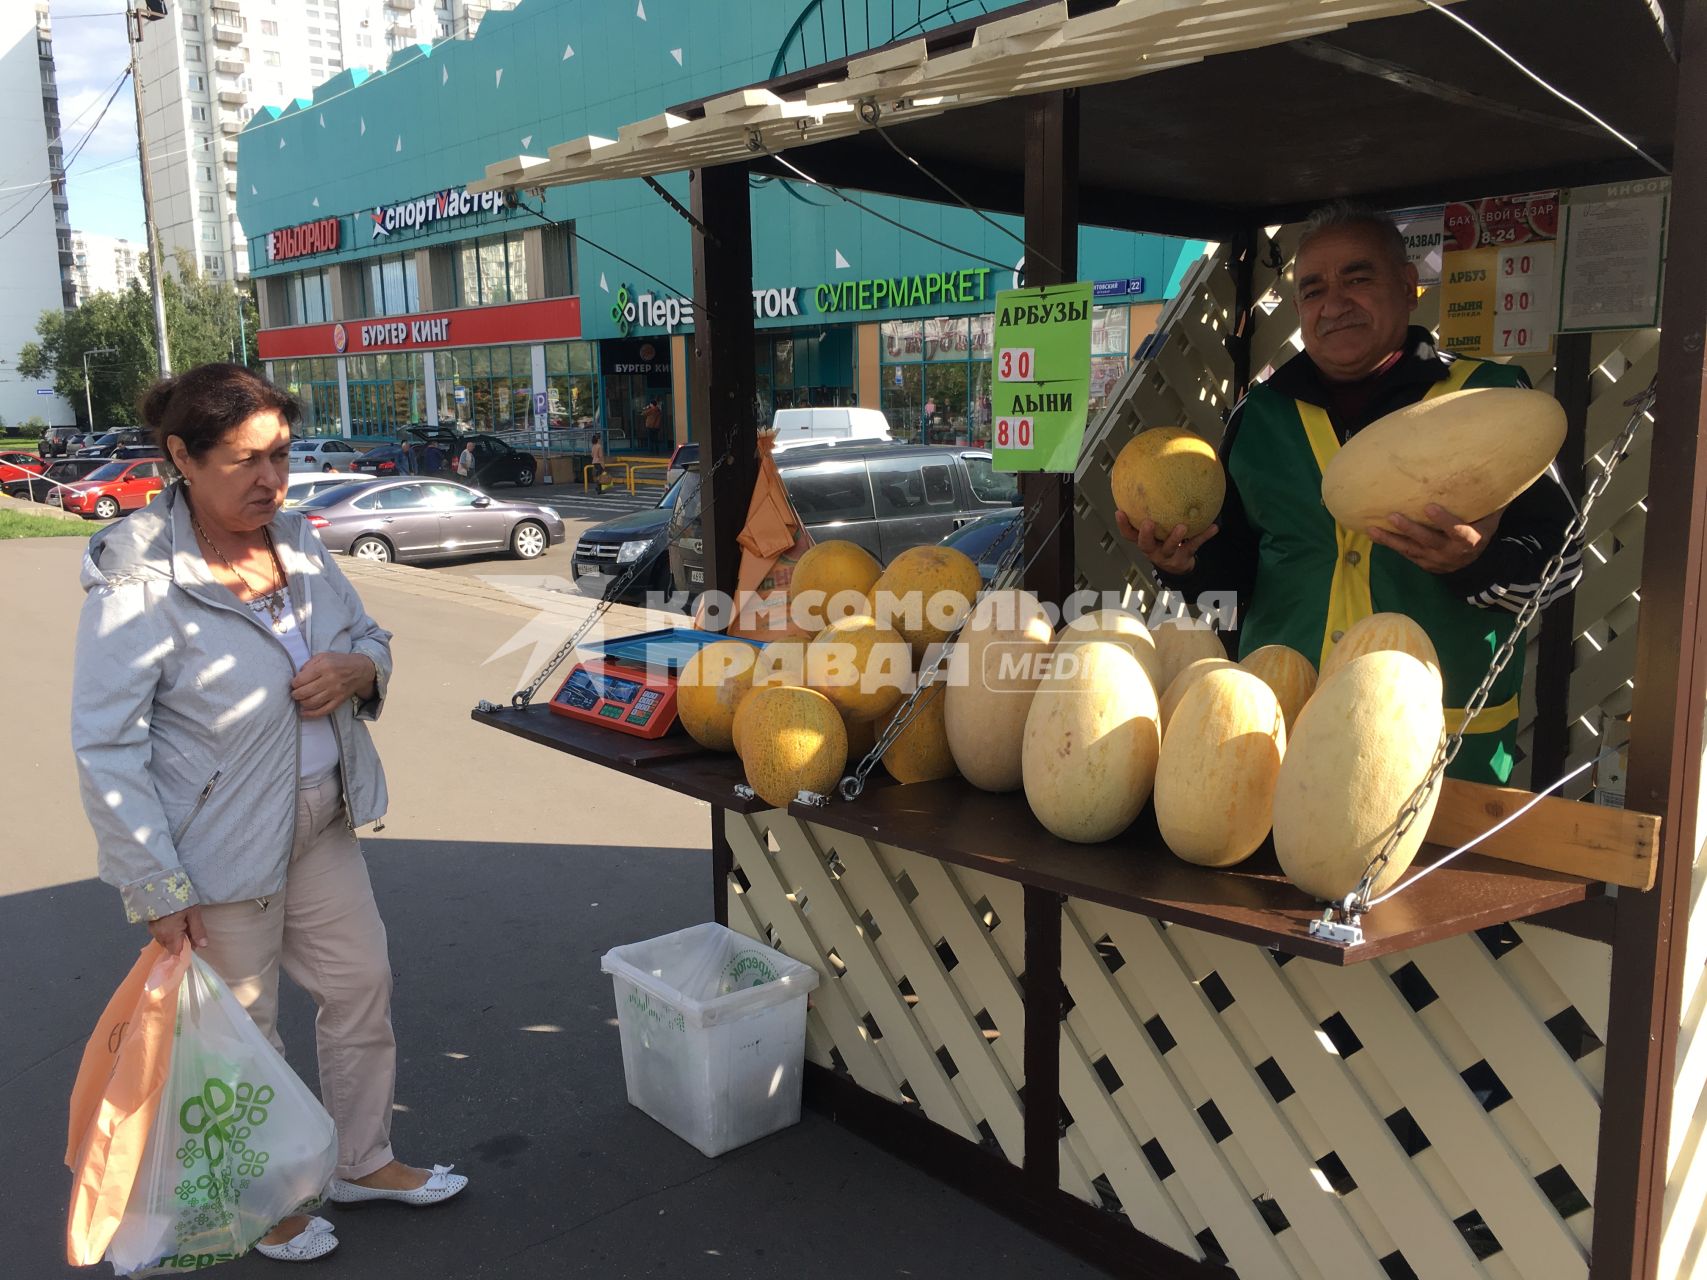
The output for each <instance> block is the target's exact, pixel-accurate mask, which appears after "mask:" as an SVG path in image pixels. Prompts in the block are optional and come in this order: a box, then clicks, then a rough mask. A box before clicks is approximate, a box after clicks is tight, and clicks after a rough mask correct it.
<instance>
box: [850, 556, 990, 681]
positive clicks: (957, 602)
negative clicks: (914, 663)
mask: <svg viewBox="0 0 1707 1280" xmlns="http://www.w3.org/2000/svg"><path fill="white" fill-rule="evenodd" d="M982 586H983V579H982V578H980V577H979V576H978V566H977V564H976V563H974V561H973V560H972V558H971V557H970V556H968V555H967V554H966V553H965V552H964V551H956V550H955V549H954V548H953V547H939V546H936V545H934V544H927V545H925V546H922V547H909V548H908V549H907V550H905V551H903V552H902V553H901V554H900V555H898V556H896V557H895V558H894V559H893V560H891V561H890V562H889V567H888V568H886V569H885V570H884V571H883V574H882V576H881V577H879V578H878V579H877V581H876V583H875V584H873V586H872V588H871V604H872V609H873V611H874V613H875V615H876V617H877V620H878V621H879V622H881V623H883V624H884V625H886V626H889V627H893V628H894V629H895V630H896V631H899V632H900V633H901V635H902V636H903V637H904V638H905V639H906V641H907V643H908V644H910V645H912V646H913V656H914V657H916V658H922V657H924V655H925V650H926V649H928V648H930V646H931V645H933V644H936V643H937V642H938V641H941V640H946V639H948V637H949V634H950V633H951V632H952V631H953V630H954V629H955V627H957V626H959V625H960V623H961V620H962V619H964V618H965V617H966V615H967V614H969V613H970V612H971V611H972V605H973V603H974V602H975V601H976V600H977V599H978V590H979V588H980V587H982Z"/></svg>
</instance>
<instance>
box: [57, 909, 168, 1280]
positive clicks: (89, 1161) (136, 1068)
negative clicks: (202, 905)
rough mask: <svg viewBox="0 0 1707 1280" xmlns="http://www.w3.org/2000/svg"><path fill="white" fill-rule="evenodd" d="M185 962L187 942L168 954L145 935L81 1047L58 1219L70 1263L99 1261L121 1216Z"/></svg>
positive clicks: (164, 1062)
mask: <svg viewBox="0 0 1707 1280" xmlns="http://www.w3.org/2000/svg"><path fill="white" fill-rule="evenodd" d="M189 964H190V948H189V946H188V945H185V946H184V947H183V948H181V949H180V951H179V953H178V954H177V955H176V956H174V955H171V954H170V953H168V952H167V951H166V949H165V948H164V947H162V946H160V945H159V944H158V943H156V942H152V941H151V942H149V943H148V945H147V946H145V947H143V949H142V954H141V955H140V956H139V957H138V958H137V961H136V964H135V965H134V966H132V968H131V971H130V974H129V975H128V976H127V977H126V978H125V980H124V981H123V982H122V983H120V984H119V989H118V990H117V991H115V992H114V993H113V998H112V999H111V1000H110V1001H108V1002H107V1009H106V1012H105V1013H103V1014H102V1015H101V1020H100V1021H99V1022H98V1023H96V1024H95V1032H94V1034H93V1035H91V1036H90V1037H89V1043H88V1044H87V1045H86V1046H85V1047H84V1049H83V1064H82V1066H80V1067H79V1068H78V1070H77V1083H76V1084H75V1085H73V1086H72V1089H71V1120H70V1125H69V1131H68V1133H67V1135H66V1141H65V1163H66V1165H67V1167H69V1168H70V1170H71V1172H72V1174H73V1175H75V1177H74V1181H73V1182H72V1186H71V1213H70V1216H69V1218H68V1220H67V1222H66V1227H65V1257H66V1260H67V1261H68V1262H70V1263H71V1264H72V1265H73V1266H78V1267H87V1266H90V1265H92V1264H93V1263H96V1262H99V1261H100V1260H101V1256H102V1255H103V1254H104V1253H105V1252H106V1251H107V1245H108V1243H109V1242H110V1241H111V1240H112V1237H113V1233H114V1232H115V1231H116V1230H117V1229H118V1225H119V1221H120V1219H121V1218H122V1217H123V1216H124V1210H125V1205H126V1203H127V1202H128V1201H129V1200H130V1192H131V1187H132V1186H133V1185H134V1184H135V1182H136V1179H137V1174H138V1172H139V1171H140V1170H141V1167H142V1154H143V1150H144V1148H145V1147H146V1146H147V1144H148V1134H149V1130H150V1129H151V1128H152V1127H153V1125H154V1115H155V1112H156V1111H157V1110H158V1109H159V1103H160V1094H161V1092H162V1090H163V1089H164V1088H165V1086H166V1076H167V1072H168V1070H169V1068H170V1066H171V1062H172V1037H173V1031H174V1029H175V1028H176V1027H177V1022H178V988H179V987H180V986H181V985H182V983H183V979H184V973H185V971H186V970H187V969H188V968H189Z"/></svg>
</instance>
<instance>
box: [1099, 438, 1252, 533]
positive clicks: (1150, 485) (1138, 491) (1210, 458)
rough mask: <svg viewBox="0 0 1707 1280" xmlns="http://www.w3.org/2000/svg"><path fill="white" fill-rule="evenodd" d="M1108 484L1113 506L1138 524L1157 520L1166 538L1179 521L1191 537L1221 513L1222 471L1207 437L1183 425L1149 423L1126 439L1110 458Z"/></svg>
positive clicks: (1158, 529)
mask: <svg viewBox="0 0 1707 1280" xmlns="http://www.w3.org/2000/svg"><path fill="white" fill-rule="evenodd" d="M1108 487H1109V492H1110V494H1111V496H1112V497H1113V498H1114V505H1115V506H1117V507H1119V508H1120V509H1121V510H1122V511H1123V512H1125V513H1126V518H1127V519H1128V520H1130V521H1131V522H1132V527H1133V528H1135V529H1136V528H1137V527H1138V526H1140V525H1141V524H1143V522H1144V521H1146V520H1154V521H1155V522H1156V532H1157V534H1158V535H1159V536H1162V537H1166V536H1167V535H1168V534H1170V533H1172V532H1173V530H1174V529H1175V528H1176V527H1177V526H1179V525H1182V524H1183V525H1184V526H1185V531H1186V536H1187V537H1190V538H1195V537H1196V536H1197V535H1198V534H1200V533H1202V532H1203V531H1204V530H1205V529H1207V528H1208V527H1209V526H1210V525H1211V524H1213V523H1214V522H1215V517H1216V516H1217V515H1218V514H1220V511H1221V503H1222V502H1223V501H1224V500H1225V499H1226V497H1227V474H1226V472H1225V471H1223V470H1222V468H1221V459H1219V458H1217V457H1216V456H1215V449H1214V447H1213V446H1212V445H1210V443H1209V441H1207V440H1205V439H1204V438H1203V437H1202V436H1200V435H1198V434H1197V433H1196V432H1194V431H1188V430H1187V429H1186V428H1184V427H1153V428H1151V429H1150V430H1149V431H1141V432H1139V433H1138V434H1137V435H1135V436H1133V437H1132V439H1131V440H1129V441H1127V442H1126V447H1125V448H1123V449H1122V450H1121V451H1120V454H1119V456H1118V457H1116V458H1115V460H1114V469H1113V470H1112V471H1111V472H1110V473H1109V477H1108Z"/></svg>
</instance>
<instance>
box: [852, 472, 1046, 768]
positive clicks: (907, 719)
mask: <svg viewBox="0 0 1707 1280" xmlns="http://www.w3.org/2000/svg"><path fill="white" fill-rule="evenodd" d="M1041 509H1042V503H1041V502H1036V503H1033V504H1032V505H1031V507H1030V508H1029V509H1027V510H1024V511H1022V512H1021V513H1020V516H1019V519H1018V520H1017V521H1016V522H1015V525H1016V527H1015V529H1014V540H1013V544H1012V545H1011V546H1009V547H1008V548H1007V550H1005V551H1004V552H1003V553H1002V558H1001V559H1000V560H999V561H997V562H996V571H995V573H994V574H992V575H991V577H990V585H989V586H988V587H985V588H983V589H981V590H980V591H979V592H978V595H977V596H976V597H975V598H974V600H973V602H972V606H973V608H974V609H975V608H977V605H978V601H979V600H982V599H983V598H984V597H985V596H987V595H989V594H990V593H991V592H994V591H1005V590H1007V589H1009V588H1010V587H1014V586H1017V585H1018V584H1019V583H1020V581H1022V580H1023V578H1024V576H1025V571H1026V569H1028V568H1030V567H1031V564H1032V562H1033V561H1035V560H1036V559H1037V556H1038V555H1041V554H1042V552H1043V548H1044V547H1046V546H1048V545H1049V543H1050V542H1052V541H1053V540H1054V538H1055V534H1056V531H1057V530H1059V529H1060V527H1061V522H1062V521H1063V520H1065V519H1066V518H1067V516H1068V514H1069V513H1070V512H1071V510H1072V508H1071V507H1067V508H1065V509H1063V510H1062V512H1061V514H1060V515H1059V516H1057V517H1056V518H1055V524H1054V525H1053V526H1052V527H1051V528H1050V530H1049V534H1048V536H1047V537H1045V538H1044V539H1043V541H1042V542H1040V543H1038V546H1037V552H1036V554H1034V555H1033V556H1032V558H1031V560H1028V561H1025V562H1024V563H1023V564H1022V563H1021V559H1022V557H1023V555H1024V553H1025V535H1026V534H1027V533H1028V532H1029V531H1030V529H1031V522H1032V521H1033V520H1034V519H1036V518H1037V515H1038V514H1039V512H1040V511H1041ZM971 616H972V609H968V610H967V611H966V617H965V618H962V619H961V620H960V622H959V624H958V625H957V626H956V627H955V628H954V630H953V631H951V632H950V633H949V634H948V637H947V639H945V640H944V641H943V642H942V643H941V644H939V645H937V646H936V656H935V657H934V658H933V659H932V660H931V662H930V663H929V665H927V666H926V667H925V669H924V670H923V671H921V672H920V673H919V678H918V681H917V682H916V683H915V684H914V686H913V691H912V692H911V693H910V694H908V695H907V698H906V700H905V701H904V702H902V703H901V705H900V706H899V707H898V708H897V709H896V711H895V714H894V715H893V716H891V717H890V719H889V722H888V723H887V724H886V725H885V726H884V728H883V732H882V733H881V734H880V735H879V736H878V739H877V741H876V743H875V744H873V746H872V748H871V750H870V751H868V752H866V755H865V758H864V759H863V760H861V761H860V762H859V765H858V767H856V768H855V769H854V771H853V772H852V773H851V774H849V775H848V776H847V777H845V778H843V779H842V781H841V786H840V787H839V788H838V790H839V791H840V792H841V796H842V799H844V800H857V799H859V796H860V793H861V792H862V791H864V790H865V782H866V779H867V778H869V777H870V776H871V772H872V770H873V769H875V768H877V765H878V762H879V761H880V760H882V759H883V753H884V752H885V751H887V750H889V748H890V747H892V746H894V745H895V740H896V739H897V738H899V737H900V736H901V734H902V732H903V731H904V730H905V729H906V728H907V726H908V725H909V724H910V723H912V720H913V717H914V716H916V715H917V714H918V713H919V710H920V708H921V707H923V706H924V705H925V704H926V702H928V701H929V698H930V697H935V696H937V694H936V693H935V692H932V691H935V690H939V689H940V688H942V686H940V685H938V684H937V683H936V679H937V675H938V673H940V672H941V670H942V666H943V664H944V663H945V662H947V661H948V659H949V657H950V656H951V655H952V654H953V652H954V646H955V644H956V642H958V640H959V639H960V633H961V631H962V630H963V629H964V628H965V626H966V623H967V620H968V619H970V618H971ZM927 693H928V694H929V696H928V697H927Z"/></svg>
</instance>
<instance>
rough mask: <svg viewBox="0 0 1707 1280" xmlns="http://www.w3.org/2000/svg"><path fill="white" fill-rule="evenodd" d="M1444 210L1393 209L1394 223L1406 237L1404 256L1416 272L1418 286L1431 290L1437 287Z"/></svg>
mask: <svg viewBox="0 0 1707 1280" xmlns="http://www.w3.org/2000/svg"><path fill="white" fill-rule="evenodd" d="M1445 215H1446V206H1444V205H1438V204H1436V205H1428V206H1426V207H1424V208H1421V209H1395V210H1393V221H1394V222H1395V223H1397V224H1398V227H1399V234H1400V235H1402V236H1404V237H1405V256H1406V257H1408V258H1409V259H1410V262H1411V265H1412V266H1413V267H1415V268H1416V269H1417V284H1419V285H1420V286H1422V287H1423V288H1424V289H1432V288H1434V286H1435V285H1437V284H1439V283H1440V266H1441V255H1442V253H1443V252H1444V250H1445V241H1446V217H1445Z"/></svg>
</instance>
